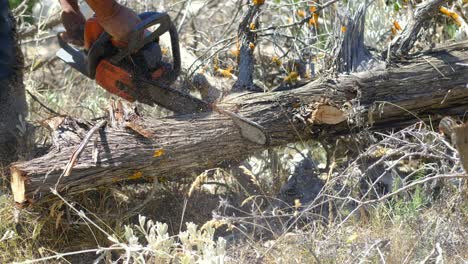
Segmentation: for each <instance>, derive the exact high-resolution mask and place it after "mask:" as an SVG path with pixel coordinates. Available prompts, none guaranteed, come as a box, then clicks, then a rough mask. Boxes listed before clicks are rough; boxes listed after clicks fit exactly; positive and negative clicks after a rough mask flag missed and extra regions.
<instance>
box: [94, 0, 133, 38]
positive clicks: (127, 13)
mask: <svg viewBox="0 0 468 264" xmlns="http://www.w3.org/2000/svg"><path fill="white" fill-rule="evenodd" d="M114 6H115V7H114V8H113V9H114V11H113V12H112V13H111V14H102V12H99V10H95V12H96V17H97V20H98V22H99V24H100V25H101V26H102V27H103V28H104V30H105V31H106V32H107V33H109V34H110V35H111V36H112V37H113V38H114V40H117V41H118V42H121V43H128V37H129V36H128V35H129V33H130V32H131V31H132V30H133V29H134V28H135V26H136V25H137V24H138V23H140V22H141V19H140V18H139V17H138V15H137V14H136V13H135V12H134V11H132V10H131V9H129V8H127V7H125V6H122V5H119V4H117V3H116V4H115V5H114ZM106 12H107V13H109V12H108V11H106Z"/></svg>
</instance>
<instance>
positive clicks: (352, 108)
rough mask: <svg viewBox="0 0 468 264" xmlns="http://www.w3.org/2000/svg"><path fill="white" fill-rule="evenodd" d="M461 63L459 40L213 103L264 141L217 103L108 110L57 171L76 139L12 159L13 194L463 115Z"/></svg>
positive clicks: (465, 56)
mask: <svg viewBox="0 0 468 264" xmlns="http://www.w3.org/2000/svg"><path fill="white" fill-rule="evenodd" d="M467 65H468V41H465V42H460V43H456V44H451V45H448V46H444V47H440V48H435V49H433V50H430V51H427V52H425V53H422V54H419V55H418V56H417V57H414V58H412V59H407V60H402V61H393V64H392V65H391V66H388V68H385V66H382V65H381V67H380V68H376V69H374V70H372V71H367V72H361V73H352V74H342V75H338V76H337V77H334V78H327V79H319V80H315V81H314V82H311V83H309V84H307V85H305V86H303V87H300V88H298V89H294V90H290V91H281V92H269V93H252V92H244V93H237V94H231V95H229V96H227V97H225V98H224V99H223V100H222V101H221V102H220V103H218V106H219V107H222V108H224V109H227V110H230V111H232V112H237V113H238V114H240V115H242V116H243V117H246V118H248V119H250V120H252V121H254V122H257V123H258V124H259V125H261V126H262V127H263V128H264V129H265V131H266V133H267V135H268V137H269V140H268V144H267V145H257V144H253V143H251V142H250V141H247V140H245V139H244V138H243V137H242V135H241V134H240V131H239V129H238V127H237V126H236V125H235V124H234V123H233V121H232V120H231V119H230V118H229V117H227V116H224V115H222V114H219V113H214V112H213V113H200V114H196V115H184V116H174V117H167V118H162V119H154V118H150V117H148V118H136V119H135V118H129V120H132V121H127V123H128V122H131V123H132V124H133V125H132V126H129V125H128V124H127V125H126V126H119V125H112V124H113V122H112V120H111V121H109V125H108V126H107V127H106V128H105V130H100V131H99V133H97V134H96V135H95V137H94V138H93V139H91V140H90V142H89V143H88V144H87V146H86V148H85V149H84V150H83V152H82V153H81V157H80V159H79V160H78V161H77V162H76V164H75V166H74V168H73V170H72V172H71V174H70V176H67V177H62V178H61V179H60V181H58V180H59V178H60V175H61V174H62V173H63V170H64V169H65V167H66V165H67V163H68V162H69V160H70V157H71V156H72V154H73V153H74V151H75V150H76V147H77V145H79V142H75V143H74V144H71V145H68V146H63V147H61V148H60V149H55V150H54V151H52V152H50V153H48V154H46V155H45V156H42V157H39V158H36V159H33V160H30V161H25V162H18V163H15V164H13V165H12V166H11V172H12V174H11V177H12V178H11V183H12V189H13V195H14V200H15V202H16V203H17V205H18V206H26V205H28V204H31V203H33V202H37V201H39V200H41V199H43V198H45V197H48V196H49V195H50V194H51V188H55V187H56V188H57V190H58V191H59V192H67V193H73V192H79V191H83V190H86V189H89V188H94V187H97V186H100V185H105V184H111V183H115V182H119V181H127V180H136V179H150V178H152V177H158V176H164V177H182V176H186V175H191V174H196V173H197V172H201V171H203V170H205V169H208V168H213V167H217V166H223V165H225V164H226V162H229V161H235V160H242V159H243V158H245V157H247V156H248V155H251V154H252V153H254V152H256V151H259V150H263V149H265V148H268V147H272V146H280V145H284V144H287V143H290V142H295V141H299V140H306V139H320V138H328V139H332V138H333V137H336V136H337V135H342V134H349V133H350V132H351V131H352V130H356V131H357V130H359V129H362V128H365V127H370V128H372V129H386V128H392V129H396V128H398V127H402V126H405V125H407V124H409V123H410V122H414V120H416V119H422V120H428V119H430V120H431V121H432V122H434V121H435V120H438V119H440V118H442V117H443V116H444V115H459V116H462V115H463V114H464V113H465V111H466V109H467V106H468V89H467V88H468V87H467V83H468V67H467ZM132 127H133V128H132ZM135 128H138V129H135ZM138 130H140V132H138Z"/></svg>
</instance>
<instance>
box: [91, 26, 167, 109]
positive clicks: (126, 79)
mask: <svg viewBox="0 0 468 264" xmlns="http://www.w3.org/2000/svg"><path fill="white" fill-rule="evenodd" d="M84 33H85V34H84V48H85V50H89V49H90V48H91V47H92V45H93V44H94V42H96V40H97V39H98V38H99V37H100V36H101V34H103V33H104V28H102V26H101V25H100V24H99V22H98V20H97V18H96V17H91V18H89V19H88V20H87V21H86V24H85V30H84ZM111 42H112V45H113V46H115V47H119V48H123V47H125V46H126V45H127V44H126V43H124V42H121V41H116V40H114V39H111ZM163 74H164V68H163V67H161V68H159V69H157V70H156V71H154V72H152V73H151V79H152V80H158V79H159V78H160V77H162V76H163ZM95 79H96V83H97V84H99V85H100V86H101V87H103V88H104V89H106V90H107V91H109V92H110V93H112V94H115V95H117V96H120V97H122V98H123V99H125V100H128V101H130V102H134V101H135V100H136V99H137V98H134V96H132V93H131V91H134V90H135V89H136V87H135V85H134V83H133V76H132V74H131V73H130V72H129V71H127V70H125V69H124V68H122V67H119V66H117V65H114V64H112V63H111V62H110V61H109V60H108V59H101V60H100V62H99V64H98V65H97V67H96V76H95Z"/></svg>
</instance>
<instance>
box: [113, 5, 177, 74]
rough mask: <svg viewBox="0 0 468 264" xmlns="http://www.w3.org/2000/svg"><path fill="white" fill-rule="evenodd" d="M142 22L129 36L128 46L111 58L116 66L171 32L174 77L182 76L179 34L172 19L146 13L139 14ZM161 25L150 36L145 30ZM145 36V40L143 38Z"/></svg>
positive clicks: (164, 15)
mask: <svg viewBox="0 0 468 264" xmlns="http://www.w3.org/2000/svg"><path fill="white" fill-rule="evenodd" d="M139 17H140V19H141V20H142V22H140V23H139V24H138V25H136V27H135V28H134V29H133V30H132V31H131V32H130V33H129V35H128V39H129V42H128V45H127V47H125V48H122V49H120V50H119V52H118V53H117V54H116V55H114V56H112V58H110V61H111V62H112V63H114V64H118V63H119V62H120V61H121V60H122V59H123V58H125V57H127V56H129V55H131V54H133V53H136V52H137V51H139V50H140V49H141V48H143V46H145V45H146V44H148V43H150V42H154V41H158V39H159V37H160V36H161V35H163V34H164V33H166V32H169V34H170V38H171V48H172V58H173V76H178V75H179V74H180V68H181V59H180V47H179V34H178V33H177V29H176V27H175V25H174V24H173V23H172V21H171V18H170V17H169V15H168V14H167V13H159V12H145V13H141V14H139ZM155 25H159V27H158V28H156V29H155V30H154V31H151V32H150V33H149V34H148V33H146V32H145V30H149V28H150V27H152V26H155ZM141 36H143V38H142V37H141Z"/></svg>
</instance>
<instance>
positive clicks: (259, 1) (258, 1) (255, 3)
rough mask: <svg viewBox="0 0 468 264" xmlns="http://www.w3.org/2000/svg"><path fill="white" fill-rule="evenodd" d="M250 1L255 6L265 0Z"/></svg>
mask: <svg viewBox="0 0 468 264" xmlns="http://www.w3.org/2000/svg"><path fill="white" fill-rule="evenodd" d="M252 3H253V4H254V5H256V6H259V5H263V4H264V3H265V0H252Z"/></svg>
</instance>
